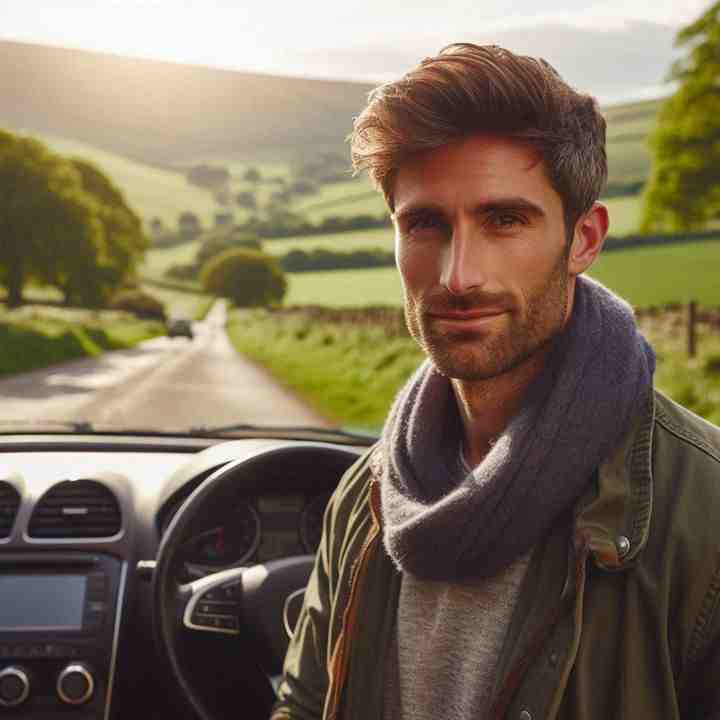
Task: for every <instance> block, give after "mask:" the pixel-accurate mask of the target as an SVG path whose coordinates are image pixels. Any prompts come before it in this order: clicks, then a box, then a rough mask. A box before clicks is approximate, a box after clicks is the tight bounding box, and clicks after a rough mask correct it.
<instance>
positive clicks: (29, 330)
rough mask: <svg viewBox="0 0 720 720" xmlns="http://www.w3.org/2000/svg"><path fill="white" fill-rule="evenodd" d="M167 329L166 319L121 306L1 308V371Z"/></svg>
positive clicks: (40, 364) (56, 359)
mask: <svg viewBox="0 0 720 720" xmlns="http://www.w3.org/2000/svg"><path fill="white" fill-rule="evenodd" d="M164 332H165V327H164V325H163V324H162V323H160V322H157V321H153V320H137V319H136V318H134V317H133V316H132V315H129V314H127V313H121V312H115V311H101V312H93V311H88V310H71V309H65V308H55V307H43V306H26V307H23V308H19V309H17V310H12V311H8V310H4V309H2V308H0V347H2V348H3V352H2V353H0V376H3V375H12V374H15V373H19V372H27V371H29V370H36V369H39V368H43V367H48V366H50V365H54V364H56V363H60V362H65V361H67V360H75V359H77V358H80V357H86V356H95V355H99V354H101V353H103V352H105V351H106V350H117V349H121V348H126V347H130V346H132V345H135V344H137V343H139V342H141V341H142V340H147V339H148V338H151V337H154V336H156V335H162V334H163V333H164Z"/></svg>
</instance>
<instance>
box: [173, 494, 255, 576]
mask: <svg viewBox="0 0 720 720" xmlns="http://www.w3.org/2000/svg"><path fill="white" fill-rule="evenodd" d="M223 520H224V522H222V523H221V524H218V525H216V526H215V527H212V528H209V529H208V530H205V531H204V532H201V533H200V534H199V535H196V536H195V537H194V538H192V539H191V540H189V541H188V543H187V544H186V550H185V560H186V562H189V563H194V564H197V565H203V566H209V567H225V566H229V565H239V564H241V563H243V562H245V561H246V560H248V559H249V558H251V557H252V556H253V555H254V553H255V552H256V550H257V546H258V543H259V541H260V518H259V517H258V514H257V512H256V511H255V508H254V507H253V506H252V505H250V503H247V502H242V503H240V504H239V505H238V506H237V507H236V508H235V509H234V510H233V511H232V512H231V513H229V514H228V515H227V516H226V517H225V518H223Z"/></svg>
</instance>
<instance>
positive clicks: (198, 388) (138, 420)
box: [0, 301, 328, 431]
mask: <svg viewBox="0 0 720 720" xmlns="http://www.w3.org/2000/svg"><path fill="white" fill-rule="evenodd" d="M225 317H226V310H225V305H224V302H223V301H218V302H216V303H215V305H213V307H212V309H211V310H210V312H209V313H208V315H207V316H206V318H205V320H203V321H201V322H196V323H194V324H193V330H194V333H195V338H194V340H192V341H190V340H188V339H186V338H167V337H158V338H154V339H152V340H147V341H145V342H143V343H140V344H139V345H137V346H135V347H133V348H131V349H128V350H116V351H113V352H108V353H105V354H104V355H102V356H101V357H98V358H83V359H81V360H76V361H72V362H68V363H63V364H61V365H54V366H53V367H51V368H46V369H43V370H36V371H32V372H28V373H24V374H21V375H16V376H13V377H11V378H6V379H3V380H0V421H1V422H2V426H0V431H2V430H7V428H8V424H9V423H12V422H15V421H48V420H58V421H59V420H70V421H88V422H90V423H94V424H103V425H105V424H108V425H113V426H117V427H123V428H142V429H155V430H158V429H160V430H183V429H187V428H189V427H191V426H198V425H222V424H227V423H256V424H261V425H262V424H268V425H322V426H327V425H328V423H327V421H325V420H324V419H323V418H321V417H320V416H318V415H317V414H316V413H314V412H313V411H312V410H310V409H309V408H307V407H306V406H305V405H304V404H303V403H302V402H301V401H299V400H298V399H297V398H295V397H294V396H293V395H292V394H291V393H289V392H288V391H286V390H284V389H283V388H282V387H280V386H279V385H278V384H277V383H275V382H274V381H273V380H272V379H271V378H270V377H269V375H268V374H267V373H266V372H264V371H263V370H262V369H260V368H258V367H256V366H255V365H253V364H252V363H250V362H248V361H247V360H245V359H244V358H242V357H241V356H239V355H238V354H237V353H236V352H235V350H234V349H233V347H232V345H231V343H230V340H229V338H228V336H227V334H226V332H225V329H224V327H225Z"/></svg>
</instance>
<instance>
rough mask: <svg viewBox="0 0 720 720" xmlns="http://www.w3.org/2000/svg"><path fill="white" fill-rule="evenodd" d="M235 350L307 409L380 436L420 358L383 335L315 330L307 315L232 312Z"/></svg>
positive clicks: (370, 330) (375, 330) (333, 326)
mask: <svg viewBox="0 0 720 720" xmlns="http://www.w3.org/2000/svg"><path fill="white" fill-rule="evenodd" d="M227 328H228V334H229V336H230V339H231V341H232V343H233V345H234V346H235V348H236V349H237V350H238V351H239V352H240V353H242V354H243V355H246V356H247V357H249V358H250V359H251V360H253V361H255V362H257V363H258V364H260V365H262V366H264V367H266V368H267V369H268V370H269V371H270V373H271V374H272V375H274V376H275V377H276V378H277V379H278V380H279V381H280V382H281V383H282V384H284V385H285V386H286V387H289V388H291V389H292V390H294V391H295V392H296V393H297V394H298V395H299V396H300V397H302V398H303V399H304V400H305V401H306V402H307V403H308V404H309V405H311V406H313V407H315V408H316V409H317V410H319V411H320V412H321V413H322V414H323V415H325V416H326V417H328V418H330V419H331V420H333V421H335V422H337V423H338V424H339V425H342V426H345V427H352V428H355V429H358V430H360V429H365V430H371V431H372V430H376V429H377V428H378V427H380V425H381V424H382V421H383V419H384V417H385V414H386V413H387V409H388V404H389V402H390V399H391V398H392V397H393V395H394V393H395V392H396V390H397V388H398V387H399V386H400V385H401V384H402V383H403V382H404V381H405V379H406V378H407V377H408V375H409V374H410V373H411V372H412V371H413V370H414V369H415V368H416V367H417V365H418V363H419V362H420V360H421V354H420V352H419V350H417V349H416V348H415V347H413V344H411V343H410V342H409V341H408V340H407V339H405V338H388V337H387V336H386V334H385V333H384V331H383V329H382V328H379V327H372V326H364V327H357V326H352V325H342V324H338V323H331V322H314V321H313V320H312V318H311V317H307V316H304V315H303V314H299V315H295V314H292V313H290V314H288V313H284V312H274V313H273V312H268V311H266V310H241V309H234V310H232V311H231V312H230V313H229V317H228V325H227Z"/></svg>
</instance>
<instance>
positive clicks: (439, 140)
mask: <svg viewBox="0 0 720 720" xmlns="http://www.w3.org/2000/svg"><path fill="white" fill-rule="evenodd" d="M352 149H353V158H354V162H355V164H356V167H358V168H367V169H369V172H370V175H371V177H372V178H373V180H374V181H375V182H376V183H377V184H378V185H379V187H380V188H382V190H383V192H384V194H385V198H386V200H387V203H388V206H389V208H390V210H391V212H392V214H393V220H394V225H395V236H396V258H397V265H398V269H399V271H400V275H401V278H402V282H403V288H404V294H405V314H406V319H407V325H408V328H409V330H410V332H411V334H412V336H413V337H414V338H415V340H416V341H417V342H418V343H419V344H420V346H421V347H422V348H423V350H424V351H425V352H426V354H427V356H428V359H427V361H426V362H425V363H424V364H423V365H422V366H421V367H420V368H419V370H418V371H417V373H416V374H415V376H414V377H413V378H411V379H410V381H409V382H408V384H407V385H406V387H405V388H404V389H403V390H402V391H401V392H400V394H399V395H398V397H397V399H396V401H395V403H394V406H393V408H392V409H391V411H390V414H389V416H388V419H387V421H386V424H385V428H384V430H383V434H382V438H381V440H380V442H379V443H378V445H377V447H376V448H374V449H373V451H372V452H371V453H370V454H369V455H368V456H367V457H365V458H363V459H362V460H361V461H360V462H358V463H357V464H356V465H355V466H354V467H353V468H352V469H351V470H350V471H349V472H348V473H347V474H346V475H345V477H344V478H343V480H342V481H341V483H340V485H339V487H338V490H337V492H336V493H335V495H334V497H333V500H332V502H331V505H330V507H329V509H328V512H327V514H326V517H325V526H324V535H323V540H322V543H321V547H320V550H319V553H318V557H317V561H316V565H315V569H314V571H313V574H312V577H311V579H310V583H309V586H308V589H307V592H306V596H305V605H304V608H303V611H302V613H301V615H300V618H299V620H298V623H297V626H296V629H295V633H294V636H293V639H292V641H291V644H290V648H289V651H288V654H287V658H286V662H285V669H284V677H283V682H282V684H281V686H280V691H279V699H278V702H277V704H276V706H275V709H274V712H273V715H272V717H273V719H274V720H280V719H281V718H293V719H294V718H298V719H302V720H310V718H321V717H323V718H343V719H345V718H373V719H375V718H380V717H384V718H386V720H396V719H397V720H430V719H434V718H441V717H442V718H451V719H453V720H455V719H460V718H493V719H494V718H505V717H507V718H517V719H518V720H533V719H534V720H539V719H540V718H542V719H543V720H546V719H548V718H561V719H569V718H573V719H575V718H577V719H580V720H601V719H602V720H607V718H617V719H620V718H622V719H624V720H631V719H632V720H643V719H647V720H650V718H653V719H657V718H668V719H670V718H684V719H685V718H710V717H720V521H719V520H718V518H720V430H718V428H715V427H713V426H711V425H710V424H708V423H706V422H704V421H703V420H701V419H699V418H697V417H695V416H693V415H692V414H691V413H689V412H688V411H686V410H684V409H682V408H680V407H679V406H677V405H675V404H674V403H672V402H671V401H670V400H668V399H667V398H665V397H663V396H662V395H661V394H659V393H656V392H655V391H654V389H653V384H652V376H653V370H654V367H655V358H654V354H653V351H652V349H651V348H650V347H649V346H648V344H647V343H646V342H645V340H644V339H643V337H642V335H641V334H640V333H639V331H638V329H637V327H636V324H635V320H634V317H633V314H632V311H631V309H630V308H629V306H628V305H627V304H626V303H624V302H623V301H622V300H620V299H619V298H617V297H616V296H614V295H613V294H612V293H610V292H609V291H608V290H606V289H605V288H603V287H602V286H600V285H598V284H597V283H594V282H592V281H591V280H589V279H587V278H585V277H584V276H583V275H582V273H584V272H585V271H586V270H587V269H588V268H589V267H590V266H591V265H592V263H593V261H594V260H595V258H596V257H597V254H598V252H599V251H600V249H601V246H602V243H603V239H604V237H605V234H606V232H607V229H608V213H607V210H606V208H605V207H604V206H603V205H602V204H600V203H598V202H597V198H598V196H599V194H600V191H601V189H602V186H603V184H604V182H605V179H606V174H607V169H606V156H605V123H604V120H603V118H602V116H601V115H600V113H599V111H598V109H597V106H596V104H595V102H594V100H593V99H592V98H590V97H588V96H586V95H582V94H580V93H577V92H575V91H574V90H572V89H571V88H569V87H568V86H567V85H566V84H565V83H564V82H563V81H562V80H561V78H560V77H559V76H558V75H557V73H556V72H555V71H554V70H553V69H552V68H551V67H550V66H549V65H548V64H547V63H545V62H544V61H538V60H535V59H532V58H527V57H519V56H516V55H514V54H512V53H510V52H508V51H506V50H503V49H501V48H498V47H494V46H493V47H478V46H474V45H454V46H451V47H449V48H446V49H445V50H444V51H443V52H441V53H440V55H438V56H437V57H434V58H429V59H427V60H425V61H423V63H422V64H421V65H420V66H419V67H418V68H417V69H415V70H413V71H412V72H410V73H408V74H407V75H406V76H405V77H404V78H403V79H401V80H399V81H398V82H396V83H391V84H389V85H386V86H383V87H380V88H378V89H377V90H376V91H375V92H374V93H373V94H372V95H371V97H370V101H369V104H368V106H367V107H366V108H365V110H364V111H363V113H362V114H361V115H360V117H359V118H358V119H357V120H356V123H355V128H354V133H353V136H352Z"/></svg>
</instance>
